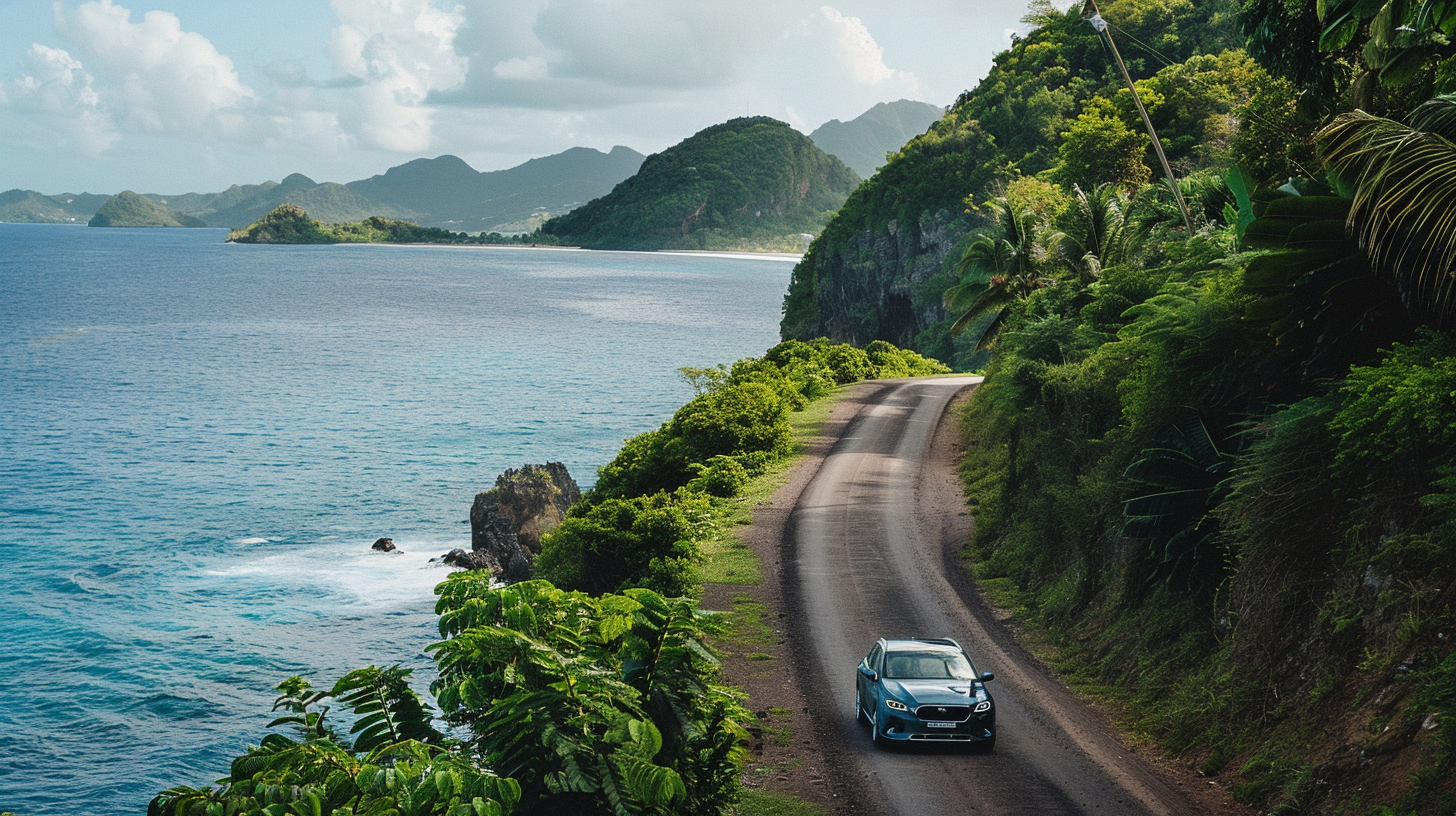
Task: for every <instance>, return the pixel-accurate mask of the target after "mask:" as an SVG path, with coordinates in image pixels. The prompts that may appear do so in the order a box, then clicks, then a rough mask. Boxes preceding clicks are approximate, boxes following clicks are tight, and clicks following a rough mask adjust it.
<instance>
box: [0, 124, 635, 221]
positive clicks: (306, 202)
mask: <svg viewBox="0 0 1456 816" xmlns="http://www.w3.org/2000/svg"><path fill="white" fill-rule="evenodd" d="M644 158H646V157H645V156H643V155H642V154H641V153H638V152H637V151H635V150H632V149H631V148H627V147H622V146H620V145H619V146H617V147H614V148H612V150H611V152H610V153H603V152H601V151H600V150H593V149H591V148H587V147H573V148H571V149H570V150H566V151H563V152H561V153H557V154H555V155H551V156H544V157H542V158H539V159H531V160H530V161H528V162H526V163H524V164H520V165H517V166H515V167H512V168H509V169H506V170H495V171H492V172H488V173H482V172H479V171H477V170H476V169H474V168H473V167H471V166H470V165H468V164H466V163H465V162H464V161H462V160H461V159H459V158H457V157H455V156H440V157H438V158H434V159H416V160H414V161H411V162H407V163H405V164H402V165H399V166H398V167H391V168H390V169H389V170H387V171H385V172H384V173H383V174H382V175H378V176H373V177H372V178H368V179H363V180H361V181H352V182H349V183H348V184H334V183H332V182H324V183H322V184H320V183H318V182H316V181H314V180H313V179H311V178H309V177H308V176H305V175H302V174H300V173H294V174H293V175H291V176H288V177H287V178H285V179H283V181H282V182H281V183H280V182H276V181H267V182H264V183H262V184H234V185H233V186H232V187H229V188H228V189H226V190H224V191H222V192H220V193H183V194H181V195H157V194H151V193H149V194H146V195H145V196H144V197H145V198H147V199H150V200H151V201H152V202H154V203H156V204H159V205H162V206H164V207H167V208H169V209H171V210H174V211H176V212H177V213H181V214H183V215H189V216H192V217H194V218H197V219H198V220H200V221H201V222H202V223H203V224H204V225H206V226H210V227H227V228H229V229H241V228H243V227H246V226H247V225H249V224H252V223H254V222H256V221H257V220H259V219H260V218H262V217H263V216H264V215H267V214H268V213H270V212H272V211H273V210H275V209H277V208H278V206H279V205H282V204H293V205H295V206H298V207H301V208H303V209H304V210H307V211H308V214H309V216H310V217H312V218H316V219H318V220H319V221H322V222H323V223H325V224H340V223H347V222H356V221H363V220H364V219H366V218H369V217H371V216H378V217H383V218H388V219H395V220H403V221H411V222H415V223H417V224H421V225H423V226H429V227H445V228H449V229H452V230H457V231H468V232H484V231H492V230H493V231H499V232H531V231H532V230H534V229H535V228H536V227H538V226H540V224H541V222H542V221H544V220H545V219H546V218H547V217H549V216H551V215H559V214H561V213H564V212H568V211H569V210H571V209H572V208H573V207H576V206H579V205H581V204H582V203H583V202H586V201H590V200H592V199H593V198H597V197H599V196H602V195H605V194H607V193H608V192H610V191H611V189H612V188H613V187H614V186H616V185H617V184H618V183H619V182H621V181H622V180H623V179H626V178H628V177H629V176H631V175H632V174H633V173H635V172H637V169H638V168H639V167H641V165H642V161H643V159H644ZM108 198H110V196H105V195H92V194H81V195H72V194H69V193H67V194H64V195H58V196H47V195H44V194H41V193H37V192H35V191H33V190H11V191H9V192H7V193H0V221H15V222H26V223H53V224H75V223H86V222H87V221H88V220H89V219H90V218H91V217H92V216H93V215H95V214H96V212H97V210H98V209H100V207H101V205H102V204H104V203H105V202H106V201H107V199H108Z"/></svg>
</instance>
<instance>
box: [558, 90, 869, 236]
mask: <svg viewBox="0 0 1456 816" xmlns="http://www.w3.org/2000/svg"><path fill="white" fill-rule="evenodd" d="M858 183H859V177H858V176H856V175H855V174H854V171H852V170H850V169H849V168H848V167H846V166H844V163H843V162H841V161H839V159H836V158H834V157H833V156H830V155H829V154H827V153H825V152H824V151H822V150H820V149H819V148H818V147H816V146H815V145H814V143H813V142H811V141H809V138H808V137H807V136H804V135H803V134H800V133H799V132H797V131H795V130H794V129H793V128H791V127H789V126H788V125H786V124H784V123H783V122H779V121H776V120H774V119H769V118H767V117H762V116H760V117H753V118H744V119H734V120H732V121H729V122H727V123H724V124H721V125H715V126H713V127H710V128H707V129H705V130H702V131H699V132H698V133H697V134H694V135H693V136H692V137H690V138H688V139H686V140H684V141H682V142H681V143H679V144H678V145H676V146H674V147H672V148H669V149H667V150H665V151H663V152H662V153H658V154H655V155H652V156H649V157H648V158H647V160H646V161H645V162H643V163H642V167H641V169H639V170H638V171H637V174H636V175H634V176H633V177H631V178H629V179H627V180H626V181H624V182H622V183H621V184H619V185H617V187H616V189H614V190H613V191H612V192H611V193H609V194H608V195H605V196H602V197H601V198H598V199H596V200H594V201H592V202H590V203H588V204H586V205H585V206H583V207H580V208H578V209H576V210H573V211H571V212H570V213H567V214H566V215H562V216H558V217H556V218H553V219H551V220H550V221H547V222H546V224H545V225H543V226H542V228H541V230H542V233H543V234H545V235H550V236H555V237H557V238H559V239H560V240H562V241H564V242H567V243H573V244H580V245H581V246H587V247H592V248H597V249H745V248H771V249H780V250H783V249H788V250H789V251H796V250H797V249H799V248H801V247H802V244H800V243H799V242H800V239H799V234H800V233H817V232H819V230H821V229H823V227H824V224H825V223H826V222H827V221H828V220H829V216H830V215H831V214H833V212H834V210H836V209H838V208H839V205H840V204H841V203H843V202H844V199H845V197H846V196H847V195H849V193H850V191H851V190H853V189H854V187H855V185H856V184H858Z"/></svg>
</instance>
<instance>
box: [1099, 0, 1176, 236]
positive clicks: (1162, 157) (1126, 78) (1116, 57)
mask: <svg viewBox="0 0 1456 816" xmlns="http://www.w3.org/2000/svg"><path fill="white" fill-rule="evenodd" d="M1082 16H1083V17H1085V18H1086V19H1087V22H1089V23H1091V24H1092V27H1093V28H1095V29H1097V33H1098V34H1100V35H1102V41H1103V42H1105V43H1107V48H1108V50H1109V51H1111V52H1112V59H1113V61H1115V62H1116V63H1117V69H1118V70H1119V71H1121V72H1122V80H1123V82H1126V83H1127V90H1128V93H1131V94H1132V103H1133V104H1134V105H1137V109H1138V113H1141V114H1142V115H1143V124H1144V125H1145V126H1147V129H1148V135H1149V136H1151V137H1152V138H1153V150H1156V151H1157V152H1158V161H1160V162H1162V163H1163V176H1164V177H1166V178H1167V179H1168V187H1169V188H1170V189H1171V190H1172V191H1173V198H1175V199H1177V201H1178V211H1179V212H1181V213H1183V225H1184V226H1186V227H1188V233H1189V234H1190V235H1191V234H1192V233H1193V216H1191V215H1189V214H1188V202H1186V201H1184V200H1183V191H1182V190H1179V189H1178V180H1177V179H1175V178H1173V168H1172V166H1170V165H1169V164H1168V154H1166V153H1164V152H1163V143H1162V142H1161V141H1159V139H1158V132H1157V131H1156V130H1154V129H1153V120H1152V118H1150V117H1149V116H1148V109H1147V108H1145V107H1143V100H1142V99H1141V98H1139V97H1138V92H1137V86H1136V85H1133V84H1132V77H1131V76H1130V75H1129V74H1128V73H1127V65H1125V64H1123V61H1122V54H1120V53H1118V51H1117V44H1116V43H1114V42H1113V41H1112V32H1111V31H1109V30H1108V28H1107V21H1106V20H1104V19H1102V12H1100V11H1098V10H1097V0H1087V2H1086V4H1085V5H1083V6H1082Z"/></svg>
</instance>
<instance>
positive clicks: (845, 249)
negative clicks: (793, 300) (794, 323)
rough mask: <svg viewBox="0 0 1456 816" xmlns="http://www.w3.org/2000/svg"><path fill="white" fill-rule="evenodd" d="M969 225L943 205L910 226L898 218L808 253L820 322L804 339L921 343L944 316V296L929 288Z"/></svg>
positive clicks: (841, 341) (946, 265)
mask: <svg viewBox="0 0 1456 816" xmlns="http://www.w3.org/2000/svg"><path fill="white" fill-rule="evenodd" d="M968 229H969V227H968V224H967V221H966V219H964V218H962V217H960V215H959V214H952V213H951V212H949V211H947V210H938V211H936V212H933V213H924V214H923V215H921V217H920V218H919V220H918V221H916V222H912V223H910V224H902V223H900V222H898V221H895V220H892V221H890V222H889V223H888V224H886V225H885V226H884V227H883V228H882V229H880V230H868V229H866V230H860V231H858V232H856V233H854V234H853V235H851V236H850V237H849V238H848V239H847V240H845V241H844V243H843V244H842V245H841V246H836V247H833V248H826V251H824V252H820V253H816V254H813V255H812V256H811V257H810V258H806V259H805V260H806V262H807V263H809V264H810V265H811V267H812V269H811V270H808V271H807V273H808V274H810V275H812V276H813V277H814V279H815V291H814V295H815V306H816V307H817V311H818V314H819V322H818V323H817V324H815V325H814V326H813V327H812V328H811V329H809V330H808V331H807V332H804V334H805V336H808V337H817V336H825V337H828V338H829V339H830V340H833V341H835V342H839V343H852V344H854V345H857V346H863V345H865V344H866V343H869V342H871V341H873V340H887V341H889V342H891V343H894V344H895V345H897V346H900V347H901V348H915V347H916V338H917V337H918V336H919V334H920V333H921V332H923V331H925V330H926V329H928V328H930V327H931V326H933V325H935V324H936V323H937V322H939V321H940V320H942V319H943V318H944V316H945V310H944V308H943V307H942V306H941V304H940V300H939V294H940V293H939V292H933V293H931V294H932V295H934V297H928V296H925V295H924V294H923V292H922V290H923V289H925V287H926V284H927V283H929V282H930V280H931V278H934V277H936V276H937V275H941V274H942V273H943V272H945V271H946V270H947V269H948V267H949V266H950V265H951V264H952V263H953V259H952V258H951V253H952V250H954V249H955V248H956V246H957V243H958V242H959V241H960V240H961V238H962V237H963V236H964V235H965V234H966V232H967V231H968ZM948 261H950V263H948Z"/></svg>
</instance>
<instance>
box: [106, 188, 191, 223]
mask: <svg viewBox="0 0 1456 816" xmlns="http://www.w3.org/2000/svg"><path fill="white" fill-rule="evenodd" d="M86 226H88V227H205V226H207V225H206V224H204V223H203V222H202V221H201V220H200V219H197V218H194V217H192V216H190V215H183V214H182V213H179V212H177V211H175V210H172V209H169V208H167V207H164V206H162V205H161V204H158V203H157V202H155V201H152V200H151V199H149V198H147V197H146V196H141V195H137V194H136V193H133V192H132V191H131V190H123V191H121V192H119V193H117V194H116V195H114V196H112V197H111V198H110V199H108V200H107V202H106V203H105V204H102V205H101V208H100V209H98V210H97V211H96V215H94V216H92V217H91V221H90V222H89V223H88V224H87V225H86Z"/></svg>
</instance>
